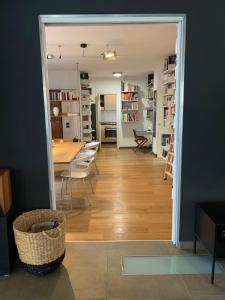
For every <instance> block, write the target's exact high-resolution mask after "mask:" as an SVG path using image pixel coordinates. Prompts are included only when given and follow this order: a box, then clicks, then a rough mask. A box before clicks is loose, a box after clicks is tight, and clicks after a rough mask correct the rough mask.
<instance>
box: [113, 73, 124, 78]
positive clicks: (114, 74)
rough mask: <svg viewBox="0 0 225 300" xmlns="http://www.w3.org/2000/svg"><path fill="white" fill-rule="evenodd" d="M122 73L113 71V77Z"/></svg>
mask: <svg viewBox="0 0 225 300" xmlns="http://www.w3.org/2000/svg"><path fill="white" fill-rule="evenodd" d="M122 74H123V73H122V72H113V76H114V77H121V76H122Z"/></svg>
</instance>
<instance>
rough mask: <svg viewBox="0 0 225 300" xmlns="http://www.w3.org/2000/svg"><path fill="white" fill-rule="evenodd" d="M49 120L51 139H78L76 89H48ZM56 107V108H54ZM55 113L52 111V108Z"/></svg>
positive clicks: (77, 93) (77, 100) (78, 101)
mask: <svg viewBox="0 0 225 300" xmlns="http://www.w3.org/2000/svg"><path fill="white" fill-rule="evenodd" d="M49 102H50V120H51V128H52V138H53V139H63V138H64V139H78V140H79V139H80V126H79V122H80V97H79V90H78V89H50V90H49ZM56 108H57V109H56ZM55 109H56V110H57V113H54V110H55Z"/></svg>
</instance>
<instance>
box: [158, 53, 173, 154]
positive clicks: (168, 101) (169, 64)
mask: <svg viewBox="0 0 225 300" xmlns="http://www.w3.org/2000/svg"><path fill="white" fill-rule="evenodd" d="M162 86H163V127H164V132H163V133H162V137H161V142H162V140H163V139H166V140H167V142H166V145H161V147H162V158H164V159H167V155H168V151H169V148H170V144H169V142H170V139H169V138H167V137H169V136H170V134H171V130H172V129H173V124H174V116H175V92H176V55H175V54H174V55H170V56H169V57H168V58H166V59H165V62H164V70H163V84H162Z"/></svg>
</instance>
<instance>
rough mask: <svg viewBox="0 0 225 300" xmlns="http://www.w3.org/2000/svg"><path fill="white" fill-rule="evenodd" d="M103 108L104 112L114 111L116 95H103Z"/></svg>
mask: <svg viewBox="0 0 225 300" xmlns="http://www.w3.org/2000/svg"><path fill="white" fill-rule="evenodd" d="M104 108H105V110H116V95H113V94H105V95H104Z"/></svg>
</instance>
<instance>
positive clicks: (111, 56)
mask: <svg viewBox="0 0 225 300" xmlns="http://www.w3.org/2000/svg"><path fill="white" fill-rule="evenodd" d="M102 58H103V59H104V60H115V59H116V51H115V50H113V51H112V50H110V49H109V45H106V51H104V52H103V53H102Z"/></svg>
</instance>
